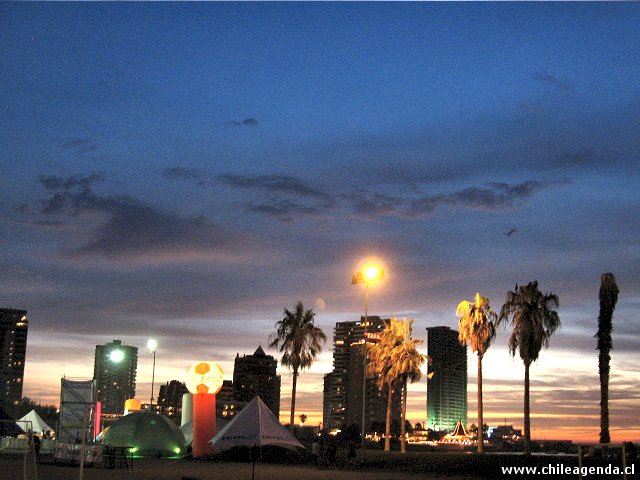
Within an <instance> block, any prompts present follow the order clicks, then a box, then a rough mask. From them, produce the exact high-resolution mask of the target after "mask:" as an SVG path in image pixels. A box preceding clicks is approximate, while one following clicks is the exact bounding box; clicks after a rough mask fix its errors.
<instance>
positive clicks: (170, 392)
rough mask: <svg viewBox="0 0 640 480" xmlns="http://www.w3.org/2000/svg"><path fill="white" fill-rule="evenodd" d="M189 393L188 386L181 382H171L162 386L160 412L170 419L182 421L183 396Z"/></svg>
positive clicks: (159, 402)
mask: <svg viewBox="0 0 640 480" xmlns="http://www.w3.org/2000/svg"><path fill="white" fill-rule="evenodd" d="M185 393H189V390H188V389H187V386H186V385H185V383H184V382H181V381H180V380H171V381H170V382H167V383H165V384H164V385H160V392H159V393H158V408H157V409H156V410H157V411H158V412H160V413H162V414H163V415H165V416H167V417H169V418H177V419H180V417H181V415H182V395H184V394H185Z"/></svg>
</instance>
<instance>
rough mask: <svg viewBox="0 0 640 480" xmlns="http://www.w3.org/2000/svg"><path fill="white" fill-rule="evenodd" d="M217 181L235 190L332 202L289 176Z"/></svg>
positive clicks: (228, 177)
mask: <svg viewBox="0 0 640 480" xmlns="http://www.w3.org/2000/svg"><path fill="white" fill-rule="evenodd" d="M217 178H218V180H219V181H220V182H222V183H223V184H225V185H229V186H231V187H236V188H246V189H252V190H259V191H263V192H266V193H282V194H287V195H292V196H297V197H311V198H317V199H320V200H325V201H327V202H332V201H333V199H332V197H331V195H329V194H328V193H325V192H323V191H321V190H318V189H317V188H315V187H313V186H311V185H310V184H308V183H306V182H304V181H302V180H300V179H299V178H296V177H293V176H290V175H233V174H224V175H218V177H217Z"/></svg>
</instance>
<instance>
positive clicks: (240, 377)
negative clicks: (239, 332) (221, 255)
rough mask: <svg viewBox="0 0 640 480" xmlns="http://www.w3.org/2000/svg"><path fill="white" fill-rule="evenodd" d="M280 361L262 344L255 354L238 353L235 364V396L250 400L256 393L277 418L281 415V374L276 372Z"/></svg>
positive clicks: (239, 398) (239, 399) (240, 399)
mask: <svg viewBox="0 0 640 480" xmlns="http://www.w3.org/2000/svg"><path fill="white" fill-rule="evenodd" d="M277 366H278V361H277V360H276V359H275V358H273V357H272V356H271V355H267V354H266V353H264V350H263V349H262V347H261V346H259V347H258V349H257V350H256V351H255V352H254V354H253V355H243V356H242V357H241V356H240V354H237V355H236V361H235V364H234V366H233V398H234V399H235V400H238V401H240V402H249V401H251V400H252V399H253V397H255V396H256V395H257V396H259V397H260V399H261V400H262V401H263V402H264V403H265V404H266V405H267V407H269V410H271V411H272V412H273V414H274V415H275V416H276V418H278V417H279V415H280V376H279V375H277V374H276V368H277Z"/></svg>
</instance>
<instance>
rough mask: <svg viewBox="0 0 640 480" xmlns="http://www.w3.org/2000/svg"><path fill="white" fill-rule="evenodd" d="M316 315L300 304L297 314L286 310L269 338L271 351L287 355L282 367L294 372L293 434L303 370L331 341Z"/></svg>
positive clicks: (290, 425) (283, 358)
mask: <svg viewBox="0 0 640 480" xmlns="http://www.w3.org/2000/svg"><path fill="white" fill-rule="evenodd" d="M315 315H316V314H315V313H314V311H313V310H311V309H309V310H305V309H304V305H303V304H302V302H298V303H297V305H296V308H295V310H294V311H293V312H291V311H289V310H288V309H286V308H285V309H284V318H283V319H282V320H280V321H278V322H276V324H275V328H276V331H275V332H272V333H271V335H269V347H270V348H277V349H278V351H279V352H280V353H282V354H283V355H282V358H281V359H280V363H281V364H282V365H284V366H286V367H288V368H290V369H291V370H292V371H293V386H292V389H291V417H290V420H289V428H290V429H292V430H293V427H294V418H295V411H296V387H297V384H298V375H299V374H300V370H305V369H307V368H309V367H310V366H311V365H312V364H313V361H314V360H315V358H316V356H317V355H318V353H320V352H321V351H322V343H324V342H325V341H326V340H327V337H326V335H325V334H324V332H323V331H322V330H321V329H320V328H318V327H316V326H315V325H314V317H315Z"/></svg>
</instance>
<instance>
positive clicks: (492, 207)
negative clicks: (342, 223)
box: [217, 174, 566, 222]
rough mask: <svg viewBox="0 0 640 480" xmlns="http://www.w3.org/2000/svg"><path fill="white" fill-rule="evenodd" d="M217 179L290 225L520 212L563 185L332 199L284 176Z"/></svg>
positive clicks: (363, 193) (364, 193)
mask: <svg viewBox="0 0 640 480" xmlns="http://www.w3.org/2000/svg"><path fill="white" fill-rule="evenodd" d="M217 179H218V181H220V182H221V183H223V184H225V185H229V186H232V187H235V188H238V189H246V190H255V191H258V192H260V193H262V194H263V195H264V196H265V198H263V199H262V200H260V201H257V202H254V203H249V204H248V206H247V208H246V210H247V211H248V212H254V213H260V214H265V215H269V216H273V217H276V218H278V219H280V220H282V221H285V222H291V221H292V220H293V219H294V218H295V217H296V216H310V215H315V216H317V215H326V214H329V213H330V212H336V211H339V210H345V209H346V210H350V211H351V212H352V213H353V214H355V215H356V216H357V217H361V218H364V219H369V220H371V219H375V218H379V217H397V218H403V219H421V218H424V217H427V216H431V215H434V214H435V212H436V210H437V209H438V208H440V207H446V206H452V207H458V208H465V209H472V210H485V211H490V212H497V211H504V210H510V209H514V208H519V207H521V206H523V205H524V204H525V203H526V202H527V200H529V199H530V198H531V197H532V196H533V195H534V194H535V193H537V192H539V191H540V190H543V189H544V188H548V187H550V186H553V185H558V184H564V183H566V181H563V182H547V183H545V182H541V181H537V180H527V181H524V182H521V183H514V184H510V183H506V182H500V183H499V182H493V183H487V184H485V185H484V186H479V187H468V188H463V189H461V190H458V191H454V192H452V193H446V194H436V195H424V194H422V195H421V194H420V192H419V191H417V190H415V189H407V193H405V194H403V195H388V194H386V193H383V192H381V191H380V190H381V189H380V188H378V189H377V190H375V191H372V190H373V189H371V190H367V189H361V190H356V191H354V192H349V193H338V194H336V195H335V196H332V195H330V194H328V193H325V192H323V191H321V190H319V189H317V188H315V187H313V186H311V185H310V184H309V183H307V182H304V181H303V180H301V179H299V178H296V177H293V176H289V175H234V174H224V175H219V176H218V177H217ZM290 197H295V199H294V200H292V199H291V198H290ZM305 202H306V203H305Z"/></svg>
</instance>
